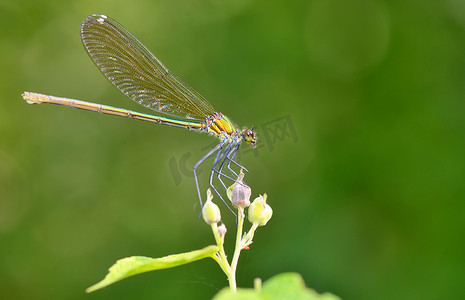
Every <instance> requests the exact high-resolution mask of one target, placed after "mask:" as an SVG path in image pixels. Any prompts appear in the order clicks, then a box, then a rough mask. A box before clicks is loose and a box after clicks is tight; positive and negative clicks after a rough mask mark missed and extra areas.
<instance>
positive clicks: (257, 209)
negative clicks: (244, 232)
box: [248, 193, 273, 226]
mask: <svg viewBox="0 0 465 300" xmlns="http://www.w3.org/2000/svg"><path fill="white" fill-rule="evenodd" d="M266 198H267V196H266V193H265V194H264V195H263V196H262V195H260V197H257V198H255V200H254V201H253V202H252V204H251V205H250V206H249V214H248V217H249V221H250V222H251V223H253V224H254V223H257V224H258V225H259V226H264V225H266V223H267V222H268V221H269V220H270V219H271V216H272V215H273V210H272V209H271V206H269V205H268V204H267V203H266Z"/></svg>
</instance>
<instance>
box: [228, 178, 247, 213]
mask: <svg viewBox="0 0 465 300" xmlns="http://www.w3.org/2000/svg"><path fill="white" fill-rule="evenodd" d="M243 179H244V173H243V172H242V170H241V173H240V174H239V177H237V180H236V182H235V183H234V184H233V185H231V186H230V187H229V188H228V190H227V194H228V198H229V200H231V202H232V204H233V205H234V207H248V206H249V205H250V195H251V194H252V191H251V189H250V187H249V186H248V185H246V184H245V183H244V181H243Z"/></svg>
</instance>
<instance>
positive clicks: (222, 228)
mask: <svg viewBox="0 0 465 300" xmlns="http://www.w3.org/2000/svg"><path fill="white" fill-rule="evenodd" d="M226 231H227V230H226V226H225V225H224V224H221V225H220V226H218V233H219V235H220V237H222V238H223V237H224V236H225V234H226Z"/></svg>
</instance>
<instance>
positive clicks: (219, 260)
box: [211, 223, 231, 278]
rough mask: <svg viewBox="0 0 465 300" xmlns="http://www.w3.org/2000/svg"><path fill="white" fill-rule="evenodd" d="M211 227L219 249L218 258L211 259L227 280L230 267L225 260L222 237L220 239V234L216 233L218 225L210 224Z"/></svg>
mask: <svg viewBox="0 0 465 300" xmlns="http://www.w3.org/2000/svg"><path fill="white" fill-rule="evenodd" d="M211 227H212V231H213V236H214V237H215V241H216V244H217V245H218V247H219V248H220V249H219V251H218V253H219V257H218V256H215V257H214V258H213V259H214V260H215V261H216V262H217V263H218V264H219V265H220V267H221V269H222V270H223V272H224V273H225V274H226V276H227V277H228V278H229V276H230V274H231V267H230V266H229V263H228V259H227V258H226V253H225V252H224V247H223V245H224V237H220V234H219V232H218V225H217V224H216V223H213V224H211Z"/></svg>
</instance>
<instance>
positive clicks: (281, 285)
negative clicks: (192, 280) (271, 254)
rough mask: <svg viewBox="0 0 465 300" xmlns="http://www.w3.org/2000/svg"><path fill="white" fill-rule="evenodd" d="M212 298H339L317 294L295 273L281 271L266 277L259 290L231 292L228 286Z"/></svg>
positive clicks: (225, 299) (253, 299)
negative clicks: (268, 277)
mask: <svg viewBox="0 0 465 300" xmlns="http://www.w3.org/2000/svg"><path fill="white" fill-rule="evenodd" d="M213 299H214V300H239V299H240V300H278V299H297V300H340V299H341V298H339V297H338V296H335V295H333V294H331V293H323V294H318V293H317V292H316V291H315V290H312V289H310V288H308V287H306V286H305V283H304V281H303V279H302V276H300V275H299V274H297V273H282V274H278V275H276V276H274V277H272V278H270V279H268V280H267V281H266V282H265V283H264V284H263V288H262V290H261V291H257V290H254V289H237V292H236V293H234V292H232V291H231V290H230V289H229V288H224V289H222V290H221V291H220V292H219V293H218V294H216V296H215V297H214V298H213Z"/></svg>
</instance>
